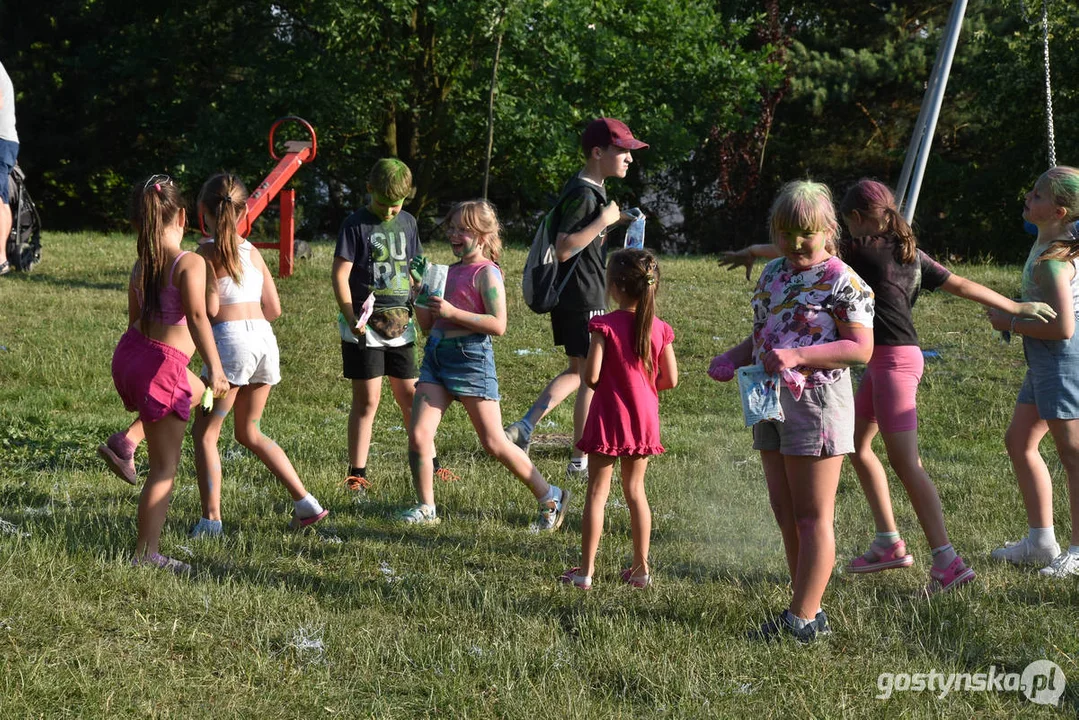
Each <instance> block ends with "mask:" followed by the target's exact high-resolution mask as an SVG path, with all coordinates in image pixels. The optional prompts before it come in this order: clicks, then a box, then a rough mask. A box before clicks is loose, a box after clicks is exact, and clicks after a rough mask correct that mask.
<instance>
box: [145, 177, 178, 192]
mask: <svg viewBox="0 0 1079 720" xmlns="http://www.w3.org/2000/svg"><path fill="white" fill-rule="evenodd" d="M170 184H172V178H171V177H169V176H168V175H165V174H163V173H160V174H157V175H151V176H150V177H149V178H148V179H147V180H146V183H145V184H143V186H142V190H143V192H146V190H148V189H149V188H150V186H151V185H153V186H154V189H155V190H157V191H158V192H161V186H162V185H170Z"/></svg>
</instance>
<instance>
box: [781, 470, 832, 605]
mask: <svg viewBox="0 0 1079 720" xmlns="http://www.w3.org/2000/svg"><path fill="white" fill-rule="evenodd" d="M783 460H784V464H785V465H786V469H787V486H788V487H789V488H790V497H791V501H792V502H793V505H794V508H793V509H794V522H795V526H796V527H797V529H798V572H797V574H796V575H795V576H794V593H793V597H792V598H791V606H790V611H791V612H792V613H793V614H795V615H797V616H798V617H800V618H803V619H805V620H812V619H813V618H814V617H816V614H817V610H818V609H819V608H820V606H821V600H822V598H823V597H824V590H825V588H827V587H828V580H829V579H831V577H832V568H833V567H834V566H835V493H836V489H837V488H838V487H839V470H840V468H841V467H842V466H843V456H842V455H832V456H830V457H803V456H798V455H785V456H784V457H783Z"/></svg>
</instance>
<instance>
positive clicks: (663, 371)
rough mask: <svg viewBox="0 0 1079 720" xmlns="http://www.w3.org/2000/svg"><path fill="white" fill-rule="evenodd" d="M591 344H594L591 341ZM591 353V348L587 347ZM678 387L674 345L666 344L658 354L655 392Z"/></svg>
mask: <svg viewBox="0 0 1079 720" xmlns="http://www.w3.org/2000/svg"><path fill="white" fill-rule="evenodd" d="M593 342H595V341H594V340H593ZM589 351H591V347H589ZM677 385H678V360H677V359H675V357H674V345H672V344H670V343H667V344H666V345H664V346H663V351H662V352H661V353H660V354H659V374H658V375H657V376H656V390H670V389H671V388H673V387H676V386H677Z"/></svg>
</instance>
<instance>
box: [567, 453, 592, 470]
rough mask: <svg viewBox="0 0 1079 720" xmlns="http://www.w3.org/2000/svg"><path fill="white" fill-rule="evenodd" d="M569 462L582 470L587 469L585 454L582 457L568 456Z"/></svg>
mask: <svg viewBox="0 0 1079 720" xmlns="http://www.w3.org/2000/svg"><path fill="white" fill-rule="evenodd" d="M569 464H570V465H573V466H575V467H579V468H580V469H582V470H587V469H588V456H587V455H585V456H584V457H579V458H570V460H569Z"/></svg>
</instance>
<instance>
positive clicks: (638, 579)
mask: <svg viewBox="0 0 1079 720" xmlns="http://www.w3.org/2000/svg"><path fill="white" fill-rule="evenodd" d="M622 582H624V583H626V584H627V585H629V586H630V587H632V588H635V589H637V590H643V589H645V588H646V587H649V586H650V585H651V584H652V576H651V575H634V574H633V568H626V569H625V570H623V571H622Z"/></svg>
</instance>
